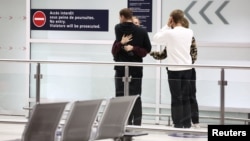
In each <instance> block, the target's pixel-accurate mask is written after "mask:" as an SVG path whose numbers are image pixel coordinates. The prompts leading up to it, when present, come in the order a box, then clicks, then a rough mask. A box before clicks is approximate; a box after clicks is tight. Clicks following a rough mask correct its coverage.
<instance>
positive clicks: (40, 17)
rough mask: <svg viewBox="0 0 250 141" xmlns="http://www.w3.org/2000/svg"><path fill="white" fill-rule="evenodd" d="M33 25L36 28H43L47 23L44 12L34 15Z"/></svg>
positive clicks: (37, 12)
mask: <svg viewBox="0 0 250 141" xmlns="http://www.w3.org/2000/svg"><path fill="white" fill-rule="evenodd" d="M33 23H34V25H35V26H36V27H43V26H44V25H45V23H46V15H45V14H44V13H43V12H42V11H36V12H35V13H34V14H33Z"/></svg>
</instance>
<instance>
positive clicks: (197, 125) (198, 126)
mask: <svg viewBox="0 0 250 141" xmlns="http://www.w3.org/2000/svg"><path fill="white" fill-rule="evenodd" d="M193 126H194V128H201V127H200V124H199V123H196V124H193Z"/></svg>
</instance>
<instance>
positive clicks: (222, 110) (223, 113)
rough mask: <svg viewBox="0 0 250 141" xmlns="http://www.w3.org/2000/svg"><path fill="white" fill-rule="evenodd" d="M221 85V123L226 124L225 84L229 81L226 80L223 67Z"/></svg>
mask: <svg viewBox="0 0 250 141" xmlns="http://www.w3.org/2000/svg"><path fill="white" fill-rule="evenodd" d="M219 85H220V124H221V125H224V123H225V86H226V85H227V81H225V70H224V68H222V69H221V80H220V81H219Z"/></svg>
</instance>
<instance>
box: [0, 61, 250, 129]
mask: <svg viewBox="0 0 250 141" xmlns="http://www.w3.org/2000/svg"><path fill="white" fill-rule="evenodd" d="M0 62H7V63H30V64H36V65H37V67H36V74H35V78H36V103H39V102H40V81H41V78H42V74H41V70H40V69H41V67H40V66H41V64H85V65H86V64H91V65H116V66H125V77H124V78H123V81H124V91H125V95H128V89H129V82H130V78H129V75H128V67H129V66H153V67H169V66H175V67H192V68H210V69H211V68H213V69H215V68H216V69H220V70H221V73H220V76H221V77H220V80H218V84H219V85H220V124H222V125H223V124H224V121H225V86H226V85H227V81H226V80H225V69H246V70H250V66H235V65H201V64H196V65H173V64H164V63H129V62H91V61H43V60H14V59H13V60H12V59H1V60H0Z"/></svg>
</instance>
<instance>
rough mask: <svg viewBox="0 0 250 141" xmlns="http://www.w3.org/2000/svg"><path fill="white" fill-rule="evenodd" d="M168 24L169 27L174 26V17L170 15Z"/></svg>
mask: <svg viewBox="0 0 250 141" xmlns="http://www.w3.org/2000/svg"><path fill="white" fill-rule="evenodd" d="M167 25H168V27H171V28H173V19H172V17H169V19H168V23H167Z"/></svg>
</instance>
